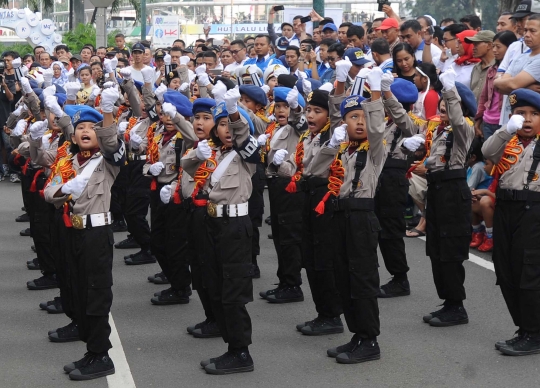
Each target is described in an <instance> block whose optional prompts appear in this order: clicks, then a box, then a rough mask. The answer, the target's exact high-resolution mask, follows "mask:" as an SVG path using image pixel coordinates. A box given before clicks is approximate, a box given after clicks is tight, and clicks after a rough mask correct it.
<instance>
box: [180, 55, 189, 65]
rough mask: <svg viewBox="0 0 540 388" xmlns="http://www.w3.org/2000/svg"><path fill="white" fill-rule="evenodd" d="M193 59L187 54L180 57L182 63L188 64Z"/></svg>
mask: <svg viewBox="0 0 540 388" xmlns="http://www.w3.org/2000/svg"><path fill="white" fill-rule="evenodd" d="M189 61H191V58H190V57H188V56H187V55H183V56H181V57H180V65H187V64H188V63H189Z"/></svg>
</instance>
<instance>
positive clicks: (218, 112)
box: [212, 102, 255, 134]
mask: <svg viewBox="0 0 540 388" xmlns="http://www.w3.org/2000/svg"><path fill="white" fill-rule="evenodd" d="M238 113H240V114H241V115H242V116H244V118H245V119H246V121H247V122H248V125H249V132H250V133H251V134H254V133H255V126H254V125H253V121H251V118H250V117H249V114H248V113H247V112H246V111H245V110H244V109H242V108H240V107H238ZM212 115H213V116H214V122H215V123H217V122H218V120H219V119H221V118H223V117H227V116H228V115H229V112H228V111H227V105H225V102H220V103H219V104H217V105H216V106H214V107H213V108H212Z"/></svg>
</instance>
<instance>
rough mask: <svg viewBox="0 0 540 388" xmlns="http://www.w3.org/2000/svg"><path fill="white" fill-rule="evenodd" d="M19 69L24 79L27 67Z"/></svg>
mask: <svg viewBox="0 0 540 388" xmlns="http://www.w3.org/2000/svg"><path fill="white" fill-rule="evenodd" d="M20 69H21V75H22V76H23V77H26V75H27V74H28V67H26V66H21V67H20Z"/></svg>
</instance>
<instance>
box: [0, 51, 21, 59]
mask: <svg viewBox="0 0 540 388" xmlns="http://www.w3.org/2000/svg"><path fill="white" fill-rule="evenodd" d="M5 57H11V58H13V59H17V58H19V53H18V52H17V51H5V52H4V53H2V58H5Z"/></svg>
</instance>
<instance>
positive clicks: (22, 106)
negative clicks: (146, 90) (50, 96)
mask: <svg viewBox="0 0 540 388" xmlns="http://www.w3.org/2000/svg"><path fill="white" fill-rule="evenodd" d="M43 93H45V92H43ZM24 108H26V105H24V104H21V105H19V106H18V107H17V109H15V110H14V111H13V115H15V116H20V115H21V113H22V111H23V109H24Z"/></svg>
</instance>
